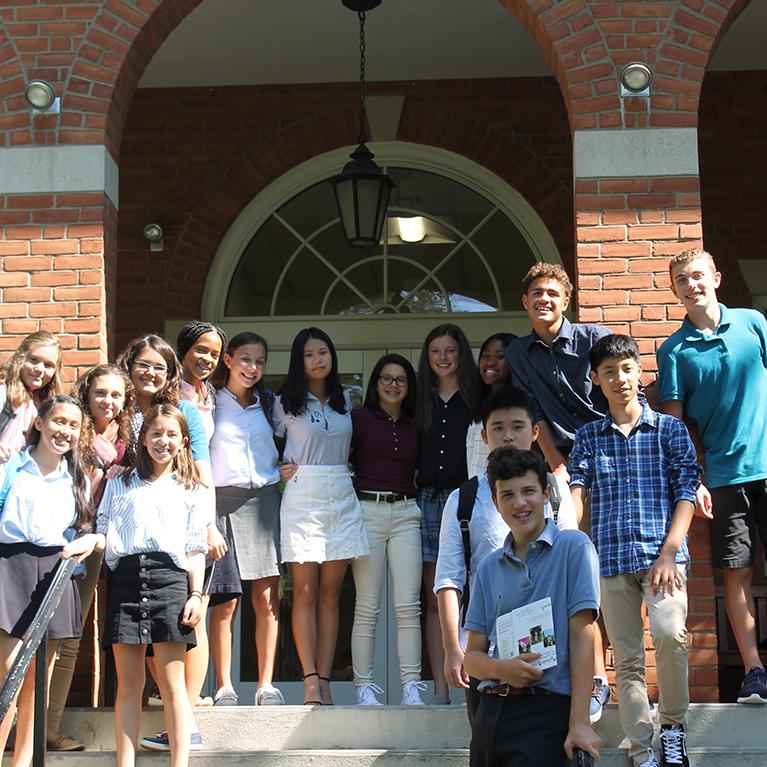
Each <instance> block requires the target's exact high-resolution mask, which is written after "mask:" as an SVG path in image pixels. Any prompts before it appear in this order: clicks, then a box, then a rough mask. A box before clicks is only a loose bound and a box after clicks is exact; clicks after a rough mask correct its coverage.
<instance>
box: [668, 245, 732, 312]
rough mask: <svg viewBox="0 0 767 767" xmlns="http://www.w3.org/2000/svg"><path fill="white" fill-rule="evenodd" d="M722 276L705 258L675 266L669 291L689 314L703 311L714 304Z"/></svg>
mask: <svg viewBox="0 0 767 767" xmlns="http://www.w3.org/2000/svg"><path fill="white" fill-rule="evenodd" d="M721 282H722V275H721V274H720V273H719V272H717V271H716V269H715V268H714V265H713V263H712V262H711V260H710V259H708V258H706V257H705V256H701V257H699V258H695V259H693V260H692V261H689V262H687V263H686V264H679V265H678V266H675V267H674V268H673V270H672V272H671V290H672V291H673V293H674V295H675V296H676V297H677V298H678V299H679V301H680V302H681V303H682V305H683V306H684V308H685V309H686V310H687V311H688V313H689V312H692V313H695V312H696V311H705V310H706V309H707V308H708V307H709V306H711V305H712V304H715V303H716V291H717V288H718V287H719V285H720V283H721Z"/></svg>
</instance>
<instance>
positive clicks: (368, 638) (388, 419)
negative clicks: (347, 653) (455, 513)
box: [351, 354, 426, 706]
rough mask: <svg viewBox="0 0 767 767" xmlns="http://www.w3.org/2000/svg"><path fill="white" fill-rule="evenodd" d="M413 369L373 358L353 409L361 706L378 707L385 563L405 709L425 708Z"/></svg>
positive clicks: (356, 655) (355, 648) (391, 357)
mask: <svg viewBox="0 0 767 767" xmlns="http://www.w3.org/2000/svg"><path fill="white" fill-rule="evenodd" d="M414 410H415V371H414V370H413V366H412V365H411V364H410V363H409V362H408V361H407V360H406V359H405V358H404V357H402V356H400V355H399V354H387V355H385V356H384V357H381V359H379V360H378V362H377V363H376V366H375V368H373V373H372V374H371V376H370V381H368V387H367V393H366V395H365V402H364V405H363V406H362V407H361V408H358V409H357V410H354V411H353V412H352V425H353V428H354V431H353V434H352V455H351V462H352V463H353V464H354V470H355V478H354V487H355V490H356V492H357V497H358V498H359V499H360V503H361V505H362V513H363V515H364V517H365V527H366V528H367V533H368V542H369V543H370V556H367V557H363V558H361V559H355V560H354V562H352V572H353V573H354V585H355V587H356V591H357V599H356V603H355V606H354V626H353V628H352V666H353V668H354V685H355V692H356V696H357V705H359V706H380V705H381V702H380V701H379V700H378V699H377V698H376V694H381V693H383V690H382V689H381V688H380V687H379V686H378V685H376V684H375V683H374V682H373V653H374V648H375V630H376V625H377V623H378V615H379V613H380V610H381V586H382V585H383V579H384V577H385V573H386V563H387V561H388V562H389V570H390V572H391V574H392V581H393V584H394V612H395V615H396V617H397V648H398V651H399V664H400V682H401V683H402V700H401V703H402V705H403V706H420V705H423V701H422V700H421V691H422V690H424V689H426V685H425V684H423V682H421V605H420V591H421V528H420V525H421V511H420V509H419V508H418V505H417V504H416V502H415V472H416V469H417V468H418V437H417V435H416V431H415V425H414V423H413V411H414Z"/></svg>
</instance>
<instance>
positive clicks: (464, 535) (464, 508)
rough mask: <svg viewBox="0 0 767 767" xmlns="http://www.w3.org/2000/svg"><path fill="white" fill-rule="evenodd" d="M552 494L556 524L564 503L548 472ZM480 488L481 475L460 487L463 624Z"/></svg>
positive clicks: (551, 501) (458, 512) (467, 601)
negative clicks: (471, 531)
mask: <svg viewBox="0 0 767 767" xmlns="http://www.w3.org/2000/svg"><path fill="white" fill-rule="evenodd" d="M547 477H548V480H549V487H550V488H551V494H550V495H549V503H550V504H551V511H552V513H553V519H554V524H555V525H556V524H557V520H558V519H559V506H560V504H561V503H562V496H561V495H560V494H559V487H558V486H557V483H556V480H555V478H554V475H553V474H547ZM478 489H479V477H472V478H471V479H467V480H466V482H464V483H463V484H462V485H461V486H460V488H459V489H458V509H457V510H456V516H457V517H458V526H459V527H460V529H461V539H462V540H463V561H464V563H465V564H466V582H465V583H464V584H463V595H462V597H461V624H463V622H464V621H465V620H466V610H468V609H469V576H470V574H471V537H470V536H469V522H471V515H472V513H473V512H474V503H475V501H476V500H477V490H478Z"/></svg>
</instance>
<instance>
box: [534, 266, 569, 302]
mask: <svg viewBox="0 0 767 767" xmlns="http://www.w3.org/2000/svg"><path fill="white" fill-rule="evenodd" d="M540 279H545V280H556V281H557V282H558V283H559V284H560V285H561V286H562V287H563V288H564V289H565V295H566V296H567V297H568V298H569V297H570V296H571V295H572V294H573V284H572V283H571V282H570V278H569V277H568V276H567V272H566V271H565V270H564V269H563V268H562V267H561V266H560V265H559V264H550V263H548V262H546V261H539V262H538V263H537V264H533V266H531V267H530V270H529V271H528V273H527V274H526V275H525V276H524V277H523V278H522V295H523V296H526V295H527V291H528V290H529V289H530V285H532V283H533V282H534V281H535V280H540Z"/></svg>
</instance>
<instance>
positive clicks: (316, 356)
mask: <svg viewBox="0 0 767 767" xmlns="http://www.w3.org/2000/svg"><path fill="white" fill-rule="evenodd" d="M332 367H333V358H332V356H331V354H330V348H329V347H328V345H327V344H326V343H325V342H324V341H323V340H321V339H319V338H310V339H309V340H308V341H307V342H306V343H305V344H304V375H305V376H306V380H307V381H324V380H325V379H326V378H327V377H328V376H329V375H330V371H331V369H332Z"/></svg>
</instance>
